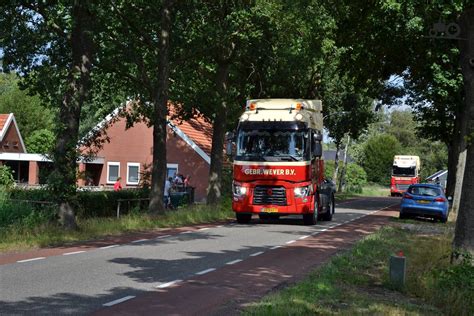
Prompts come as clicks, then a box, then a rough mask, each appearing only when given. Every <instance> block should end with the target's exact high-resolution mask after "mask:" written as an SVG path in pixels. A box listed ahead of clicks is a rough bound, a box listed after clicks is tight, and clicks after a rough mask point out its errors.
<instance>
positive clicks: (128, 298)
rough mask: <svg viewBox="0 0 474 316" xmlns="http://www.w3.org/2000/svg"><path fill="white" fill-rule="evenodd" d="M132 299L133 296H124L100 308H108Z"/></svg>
mask: <svg viewBox="0 0 474 316" xmlns="http://www.w3.org/2000/svg"><path fill="white" fill-rule="evenodd" d="M132 298H135V296H131V295H130V296H125V297H122V298H119V299H118V300H115V301H112V302H108V303H105V304H103V305H102V306H108V307H109V306H113V305H116V304H119V303H122V302H125V301H128V300H131V299H132Z"/></svg>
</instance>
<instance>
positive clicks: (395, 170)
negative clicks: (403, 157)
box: [392, 166, 416, 177]
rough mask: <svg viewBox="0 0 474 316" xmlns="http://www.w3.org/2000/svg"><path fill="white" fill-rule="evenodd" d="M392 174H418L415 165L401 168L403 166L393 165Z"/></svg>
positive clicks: (412, 175) (411, 175)
mask: <svg viewBox="0 0 474 316" xmlns="http://www.w3.org/2000/svg"><path fill="white" fill-rule="evenodd" d="M392 175H394V176H410V177H414V176H416V174H415V167H410V168H401V167H397V166H393V170H392Z"/></svg>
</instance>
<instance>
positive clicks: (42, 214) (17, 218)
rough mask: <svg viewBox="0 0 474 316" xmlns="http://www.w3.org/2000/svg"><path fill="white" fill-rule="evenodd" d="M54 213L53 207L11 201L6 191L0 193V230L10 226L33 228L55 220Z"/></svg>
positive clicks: (55, 211)
mask: <svg viewBox="0 0 474 316" xmlns="http://www.w3.org/2000/svg"><path fill="white" fill-rule="evenodd" d="M56 213H57V209H56V208H55V206H54V205H44V204H42V205H38V204H34V203H28V202H20V201H12V200H10V197H9V194H8V192H7V191H6V190H2V191H1V192H0V228H5V227H8V226H12V225H15V226H20V227H28V228H33V227H36V226H39V225H41V224H44V223H47V222H48V221H51V220H53V219H55V217H56Z"/></svg>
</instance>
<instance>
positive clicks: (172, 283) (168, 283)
mask: <svg viewBox="0 0 474 316" xmlns="http://www.w3.org/2000/svg"><path fill="white" fill-rule="evenodd" d="M182 281H183V280H174V281H171V282H166V283H162V284H160V285H157V286H156V288H157V289H164V288H167V287H170V286H172V285H175V284H177V283H179V282H182Z"/></svg>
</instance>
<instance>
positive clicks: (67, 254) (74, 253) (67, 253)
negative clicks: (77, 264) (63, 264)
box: [63, 250, 86, 256]
mask: <svg viewBox="0 0 474 316" xmlns="http://www.w3.org/2000/svg"><path fill="white" fill-rule="evenodd" d="M83 252H86V251H85V250H81V251H73V252H66V253H63V256H69V255H77V254H78V253H83Z"/></svg>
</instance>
